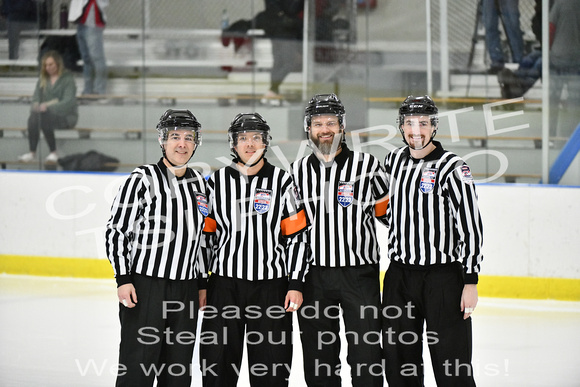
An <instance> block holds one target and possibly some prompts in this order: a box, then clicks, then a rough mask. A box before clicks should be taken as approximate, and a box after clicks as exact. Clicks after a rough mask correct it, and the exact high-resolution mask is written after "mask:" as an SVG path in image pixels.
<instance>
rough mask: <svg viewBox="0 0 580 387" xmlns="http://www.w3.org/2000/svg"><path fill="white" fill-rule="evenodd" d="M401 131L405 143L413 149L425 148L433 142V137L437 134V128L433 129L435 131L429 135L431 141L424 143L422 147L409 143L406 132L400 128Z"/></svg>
mask: <svg viewBox="0 0 580 387" xmlns="http://www.w3.org/2000/svg"><path fill="white" fill-rule="evenodd" d="M399 130H400V131H401V134H402V137H403V142H404V143H405V145H407V146H408V147H409V148H411V149H413V150H417V151H418V150H423V149H425V148H426V147H427V145H429V144H431V143H432V142H433V138H435V135H436V134H437V129H435V130H434V131H433V133H431V137H429V141H427V144H425V145H423V146H422V147H420V148H414V147H412V146H411V144H409V143H408V142H407V140H406V139H405V132H404V131H403V129H399Z"/></svg>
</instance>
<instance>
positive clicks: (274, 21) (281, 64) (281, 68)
mask: <svg viewBox="0 0 580 387" xmlns="http://www.w3.org/2000/svg"><path fill="white" fill-rule="evenodd" d="M265 5H266V9H265V11H264V12H262V13H261V14H259V15H258V16H257V20H256V25H257V26H258V28H263V29H264V32H265V34H266V37H268V38H270V39H272V57H273V59H274V63H273V65H272V70H271V71H270V87H269V89H268V91H267V92H266V94H264V96H263V97H262V99H261V103H262V104H269V105H281V104H282V102H283V98H282V96H281V95H280V85H281V84H282V82H283V81H284V79H285V78H286V76H287V75H288V74H289V73H291V72H292V71H298V70H301V69H302V25H303V19H302V18H303V15H302V12H303V6H304V1H302V0H266V1H265Z"/></svg>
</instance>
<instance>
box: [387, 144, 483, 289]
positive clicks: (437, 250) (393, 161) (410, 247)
mask: <svg viewBox="0 0 580 387" xmlns="http://www.w3.org/2000/svg"><path fill="white" fill-rule="evenodd" d="M433 144H435V146H436V148H435V150H433V152H431V153H430V154H429V155H427V156H426V157H425V158H423V159H420V160H416V159H413V158H412V157H411V155H410V152H409V148H408V147H402V148H399V149H396V150H394V151H393V152H391V153H390V154H389V155H387V157H386V159H385V170H386V173H387V179H388V183H389V196H390V204H389V208H388V210H387V217H388V219H389V223H390V224H393V225H395V226H394V227H390V228H389V253H388V254H389V258H390V259H391V261H392V262H399V263H402V264H405V265H412V266H418V267H426V266H431V265H443V264H448V263H451V262H455V261H459V262H461V263H462V264H463V266H464V270H465V273H466V274H467V275H466V283H477V273H478V272H479V270H480V264H481V261H482V259H483V256H482V252H481V248H482V243H483V224H482V220H481V217H480V214H479V208H478V205H477V195H476V192H475V184H474V182H473V177H472V176H471V171H470V169H469V166H467V164H466V163H465V162H464V161H463V160H462V159H461V158H460V157H459V156H457V155H455V154H453V153H451V152H448V151H445V150H444V149H443V147H442V146H441V144H440V143H439V142H437V141H433Z"/></svg>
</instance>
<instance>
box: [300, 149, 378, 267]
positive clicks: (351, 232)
mask: <svg viewBox="0 0 580 387" xmlns="http://www.w3.org/2000/svg"><path fill="white" fill-rule="evenodd" d="M342 147H343V148H342V151H341V152H340V153H339V154H338V155H337V156H336V157H335V158H334V160H333V161H332V162H331V163H326V164H325V163H323V162H321V161H320V160H319V159H318V158H317V157H316V156H315V155H314V154H312V155H310V156H308V157H305V158H303V159H300V160H297V161H295V162H294V163H293V164H292V166H291V172H292V176H293V177H294V181H295V182H296V186H297V187H298V191H299V194H300V196H301V197H302V200H303V201H304V207H305V208H306V213H307V215H308V219H309V221H310V223H311V228H310V232H309V233H310V250H311V251H312V263H311V264H312V265H314V266H325V267H345V266H361V265H367V264H377V263H378V262H379V245H378V242H377V235H376V222H375V219H376V218H378V219H379V220H381V221H382V220H383V219H384V215H385V213H386V207H387V201H386V198H387V186H386V179H385V174H384V171H383V170H382V167H381V165H380V161H379V160H378V159H376V158H375V157H374V156H372V155H370V154H368V153H361V152H353V151H351V150H350V149H348V148H347V147H346V145H343V146H342Z"/></svg>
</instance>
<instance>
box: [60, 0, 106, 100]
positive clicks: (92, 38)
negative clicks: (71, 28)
mask: <svg viewBox="0 0 580 387" xmlns="http://www.w3.org/2000/svg"><path fill="white" fill-rule="evenodd" d="M108 5H109V0H72V1H71V4H70V10H69V14H68V20H69V21H70V22H73V23H75V24H76V25H77V42H78V44H79V51H80V52H81V57H82V59H83V79H84V88H83V92H82V93H81V94H82V95H83V96H87V95H95V94H96V95H104V94H106V93H107V61H106V59H105V49H104V44H103V43H104V40H103V32H104V30H105V25H106V23H107V17H106V15H105V8H106V7H107V6H108Z"/></svg>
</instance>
